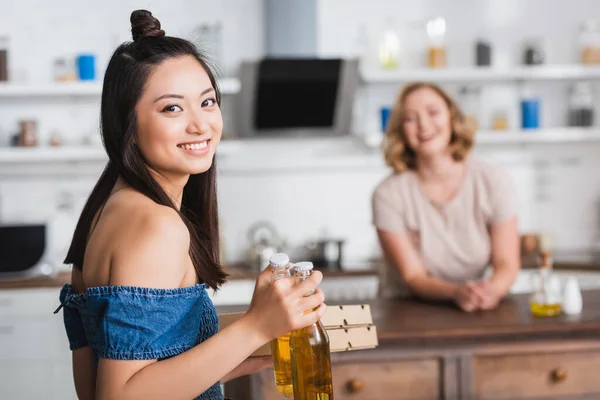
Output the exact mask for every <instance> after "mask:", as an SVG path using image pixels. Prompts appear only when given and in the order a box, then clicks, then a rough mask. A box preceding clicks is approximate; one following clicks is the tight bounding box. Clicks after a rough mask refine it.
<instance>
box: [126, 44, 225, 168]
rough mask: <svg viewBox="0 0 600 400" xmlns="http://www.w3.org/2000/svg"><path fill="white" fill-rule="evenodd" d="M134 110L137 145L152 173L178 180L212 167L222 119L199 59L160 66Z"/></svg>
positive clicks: (176, 61) (178, 59)
mask: <svg viewBox="0 0 600 400" xmlns="http://www.w3.org/2000/svg"><path fill="white" fill-rule="evenodd" d="M135 111H136V115H137V136H136V143H137V146H138V147H139V149H140V151H141V152H142V155H143V156H144V159H145V161H146V164H148V166H149V167H150V168H151V169H152V170H154V171H156V172H158V173H159V174H161V175H164V176H171V177H178V176H184V175H191V174H199V173H202V172H206V171H207V170H208V169H209V168H210V166H211V165H212V160H213V157H214V155H215V151H216V149H217V145H218V144H219V141H220V140H221V133H222V130H223V118H222V116H221V109H220V108H219V105H218V104H217V100H216V93H215V90H214V88H213V86H212V83H211V82H210V78H209V76H208V74H207V73H206V71H205V70H204V68H203V67H202V65H201V64H200V63H199V62H198V60H196V59H195V58H194V57H192V56H185V57H181V58H170V59H168V60H166V61H164V62H162V63H161V64H160V65H159V66H157V67H156V68H155V69H154V70H153V71H152V73H151V74H150V76H149V78H148V81H147V82H146V86H145V87H144V91H143V93H142V96H141V97H140V100H139V101H138V103H137V104H136V106H135Z"/></svg>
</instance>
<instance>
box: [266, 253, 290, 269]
mask: <svg viewBox="0 0 600 400" xmlns="http://www.w3.org/2000/svg"><path fill="white" fill-rule="evenodd" d="M269 263H270V264H271V265H272V266H274V267H278V268H281V267H285V266H286V265H288V264H289V263H290V258H289V257H288V255H287V254H285V253H275V254H273V255H272V256H271V258H269Z"/></svg>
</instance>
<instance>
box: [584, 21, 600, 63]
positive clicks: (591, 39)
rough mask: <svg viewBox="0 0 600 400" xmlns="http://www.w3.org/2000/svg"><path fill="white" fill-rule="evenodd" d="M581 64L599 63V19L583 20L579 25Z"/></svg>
mask: <svg viewBox="0 0 600 400" xmlns="http://www.w3.org/2000/svg"><path fill="white" fill-rule="evenodd" d="M579 48H580V54H581V63H582V64H591V65H593V64H600V21H595V20H589V21H584V22H583V23H582V24H581V26H580V27H579Z"/></svg>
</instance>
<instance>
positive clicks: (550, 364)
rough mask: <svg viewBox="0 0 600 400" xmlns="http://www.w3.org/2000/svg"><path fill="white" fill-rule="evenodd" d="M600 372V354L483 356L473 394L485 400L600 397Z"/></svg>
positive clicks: (478, 360) (478, 362)
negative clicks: (592, 395) (596, 395)
mask: <svg viewBox="0 0 600 400" xmlns="http://www.w3.org/2000/svg"><path fill="white" fill-rule="evenodd" d="M599 371H600V351H592V352H590V351H586V352H584V351H581V352H569V353H544V354H539V353H538V354H526V355H504V356H479V357H476V358H474V360H473V394H474V397H475V398H477V399H482V400H483V399H516V398H519V399H526V398H536V397H543V398H552V399H555V398H559V397H564V398H571V396H572V397H575V396H582V395H589V394H599V395H600V372H599Z"/></svg>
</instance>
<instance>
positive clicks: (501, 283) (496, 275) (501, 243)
mask: <svg viewBox="0 0 600 400" xmlns="http://www.w3.org/2000/svg"><path fill="white" fill-rule="evenodd" d="M490 240H491V244H492V268H493V272H492V277H491V278H490V279H489V281H488V282H487V284H488V286H489V288H488V290H486V292H488V295H489V297H490V301H489V303H487V304H483V305H482V308H486V309H487V308H493V307H495V306H496V305H497V304H498V302H499V301H500V299H501V298H502V297H504V296H505V295H506V294H507V293H508V291H509V290H510V287H511V285H512V284H513V282H514V281H515V279H516V277H517V274H518V273H519V269H520V268H521V259H520V242H519V231H518V224H517V217H513V218H511V219H509V220H507V221H503V222H499V223H496V224H492V225H491V226H490Z"/></svg>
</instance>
